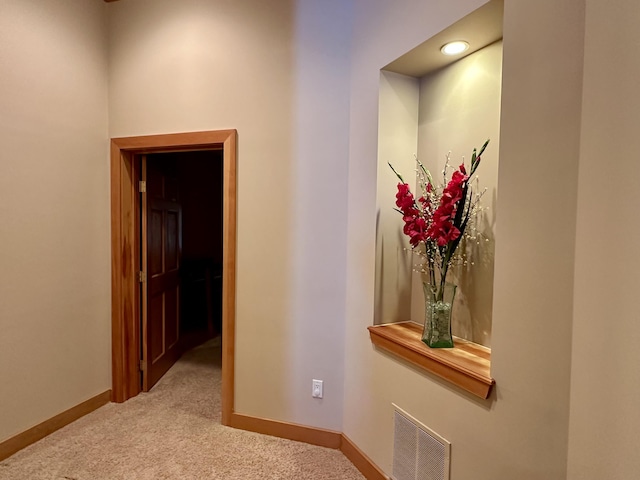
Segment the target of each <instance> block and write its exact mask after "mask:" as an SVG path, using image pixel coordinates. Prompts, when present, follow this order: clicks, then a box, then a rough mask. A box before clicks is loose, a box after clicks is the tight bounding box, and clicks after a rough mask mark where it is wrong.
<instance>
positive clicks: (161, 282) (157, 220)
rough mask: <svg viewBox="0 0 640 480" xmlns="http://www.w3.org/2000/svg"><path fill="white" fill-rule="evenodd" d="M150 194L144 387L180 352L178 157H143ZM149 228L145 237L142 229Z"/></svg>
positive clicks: (147, 203) (146, 201) (146, 204)
mask: <svg viewBox="0 0 640 480" xmlns="http://www.w3.org/2000/svg"><path fill="white" fill-rule="evenodd" d="M142 163H143V165H142V172H143V178H145V179H146V182H147V193H146V196H145V197H143V202H142V203H143V208H144V213H146V215H143V221H144V217H146V222H147V224H146V229H145V228H143V229H142V230H143V239H142V242H143V256H145V258H146V262H145V261H143V267H144V265H146V266H147V281H146V283H144V284H143V285H144V287H143V290H144V291H143V297H144V298H145V300H146V302H144V303H145V304H146V305H147V306H148V308H146V309H145V308H143V314H142V320H143V345H142V351H143V363H144V369H143V377H142V378H143V381H142V387H143V390H144V391H145V392H147V391H149V390H150V389H151V388H152V387H153V385H155V383H156V382H157V381H158V380H159V379H160V378H161V377H162V375H164V374H165V373H166V371H167V370H169V368H171V366H172V365H173V364H174V363H175V361H176V360H177V359H178V356H179V354H180V352H179V350H178V341H179V339H180V335H179V331H180V330H179V329H180V300H179V299H180V275H179V270H180V257H181V207H180V203H179V202H178V198H179V195H178V194H179V192H178V188H177V185H178V183H177V179H176V177H175V162H174V163H171V162H168V161H164V160H163V159H158V158H157V157H156V158H154V159H153V160H147V158H146V157H143V159H142ZM145 231H146V238H144V237H145V235H144V233H145ZM145 250H146V251H145Z"/></svg>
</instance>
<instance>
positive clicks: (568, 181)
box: [343, 0, 584, 480]
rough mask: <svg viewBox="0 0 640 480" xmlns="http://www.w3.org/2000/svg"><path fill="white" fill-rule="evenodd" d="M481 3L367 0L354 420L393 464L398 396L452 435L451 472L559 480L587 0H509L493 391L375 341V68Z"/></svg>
mask: <svg viewBox="0 0 640 480" xmlns="http://www.w3.org/2000/svg"><path fill="white" fill-rule="evenodd" d="M482 3H483V2H473V1H466V2H465V1H460V2H446V3H445V2H435V1H433V2H412V1H409V0H405V1H401V2H394V3H393V5H392V6H391V5H389V4H388V3H387V2H384V1H381V0H380V1H364V0H363V1H356V10H355V26H354V38H353V47H354V49H353V53H352V55H353V61H352V66H353V67H352V78H351V82H352V88H353V89H354V90H355V88H356V87H357V88H358V94H357V95H353V96H352V101H351V143H350V176H349V218H350V222H349V230H348V257H347V258H348V269H347V331H346V332H347V333H346V345H347V349H346V362H345V405H344V428H343V430H344V432H345V434H346V435H347V436H349V437H350V438H351V439H353V440H354V441H355V442H356V443H357V444H358V445H359V446H360V447H361V448H362V449H363V450H364V452H365V453H366V454H368V455H369V456H371V458H372V459H373V460H374V461H375V462H376V463H377V464H378V465H380V466H381V467H382V468H383V469H384V470H385V471H386V472H388V473H390V471H391V460H392V456H391V454H392V441H393V430H392V420H393V408H392V405H391V403H392V402H394V403H396V404H398V405H399V406H400V407H402V408H403V409H405V410H407V411H408V412H409V413H411V414H412V415H414V416H415V417H417V418H418V419H419V420H420V421H422V422H423V423H425V424H426V425H428V426H429V427H431V428H433V429H434V430H435V431H436V432H438V433H439V434H441V435H442V436H444V437H445V438H447V439H448V440H450V441H451V442H452V444H453V446H452V464H451V478H452V479H453V480H465V479H469V478H473V479H474V480H483V479H487V480H489V479H491V480H495V479H511V478H514V479H515V478H517V479H519V480H528V479H545V480H556V479H557V480H560V479H564V478H565V476H566V468H567V444H568V423H569V388H568V385H569V381H570V367H571V319H572V307H573V298H572V295H573V254H572V253H573V246H574V240H575V225H574V220H573V219H574V218H575V213H576V192H577V180H576V178H575V174H574V175H573V176H571V173H574V172H575V171H576V169H577V166H578V154H579V134H580V128H579V125H580V106H581V105H580V103H581V94H580V85H581V79H582V70H581V69H582V65H581V58H582V56H581V52H582V41H583V33H584V32H583V24H582V22H581V20H580V19H581V15H582V4H581V2H580V1H568V2H556V1H555V0H543V1H539V2H506V6H505V23H504V52H503V53H504V63H503V83H502V88H503V90H502V109H501V110H502V111H501V116H502V118H501V122H502V123H501V132H500V145H499V148H500V172H499V184H500V201H499V203H498V205H497V208H496V215H497V218H499V223H498V224H497V230H496V251H495V255H496V261H495V284H494V287H495V289H494V302H493V333H492V349H493V359H492V375H493V376H494V378H495V379H496V381H497V388H496V391H495V393H494V395H493V396H492V398H491V399H490V400H489V401H486V402H483V401H479V400H476V399H473V398H470V396H468V395H466V394H464V393H462V392H460V391H459V390H457V389H455V388H454V387H451V386H449V385H447V384H444V383H442V382H441V381H439V380H437V379H435V378H434V377H431V376H429V375H426V374H421V373H419V372H417V371H416V370H414V369H413V368H411V367H408V366H407V365H406V364H404V363H402V362H399V361H397V360H396V359H394V358H392V357H390V356H388V355H387V354H384V353H382V352H380V351H377V350H375V349H374V348H373V347H372V346H371V343H370V341H369V338H368V335H367V332H366V327H367V326H368V325H370V324H371V322H372V319H373V294H374V288H373V287H374V281H373V278H374V251H375V249H374V244H373V242H374V238H375V234H374V233H375V222H374V219H375V211H374V205H375V185H376V178H375V176H376V167H375V161H374V159H375V158H376V145H377V141H376V123H375V119H376V108H377V88H378V76H377V69H379V68H380V67H381V66H383V65H385V64H386V63H388V62H389V61H391V60H393V59H394V58H397V57H398V56H399V55H401V54H403V53H405V52H406V51H408V50H409V49H411V48H413V47H414V46H415V45H417V44H419V43H421V42H422V41H424V40H425V39H427V38H429V37H430V36H432V35H433V34H434V33H436V32H438V31H440V30H442V29H443V28H445V27H446V26H448V25H449V24H451V23H453V22H454V21H456V20H458V19H459V18H461V17H462V16H464V15H465V14H467V13H469V12H470V11H471V10H473V8H475V7H478V6H480V5H481V4H482ZM541 25H542V26H544V32H545V34H544V35H540V29H541ZM556 42H559V45H557V44H556ZM549 212H555V213H556V214H555V215H552V216H550V215H549ZM550 232H553V234H550Z"/></svg>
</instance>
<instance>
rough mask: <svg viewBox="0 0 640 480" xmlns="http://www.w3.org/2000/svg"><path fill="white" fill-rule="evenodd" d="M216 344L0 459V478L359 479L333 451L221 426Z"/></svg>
mask: <svg viewBox="0 0 640 480" xmlns="http://www.w3.org/2000/svg"><path fill="white" fill-rule="evenodd" d="M220 381H221V371H220V345H219V342H216V340H213V341H210V342H207V343H205V344H203V345H201V346H200V347H196V348H195V349H193V350H191V351H189V352H187V353H186V354H185V355H183V357H182V358H181V359H180V360H179V361H178V362H177V363H176V364H175V365H174V366H173V367H172V368H171V370H169V372H168V373H167V374H166V375H165V376H164V377H163V378H162V379H161V380H160V382H159V383H158V384H157V385H156V386H155V387H154V388H153V389H152V390H151V392H149V393H143V394H140V395H138V396H137V397H135V398H133V399H131V400H129V401H127V402H125V403H122V404H115V403H110V404H108V405H105V406H104V407H102V408H99V409H98V410H96V411H95V412H93V413H90V414H89V415H86V416H84V417H83V418H81V419H79V420H77V421H76V422H74V423H72V424H70V425H68V426H66V427H64V428H62V429H60V430H58V431H57V432H55V433H53V434H51V435H49V436H48V437H46V438H44V439H43V440H41V441H39V442H37V443H35V444H33V445H31V446H29V447H27V448H25V449H24V450H21V451H20V452H18V453H16V454H15V455H13V456H11V457H9V458H7V459H6V460H4V461H2V462H0V479H1V480H162V479H171V480H174V479H180V480H183V479H184V480H200V479H203V480H204V479H207V480H254V479H255V480H257V479H281V480H289V479H290V480H294V479H295V480H299V479H305V480H306V479H318V480H363V479H364V477H363V476H362V475H361V474H360V473H359V472H358V470H357V469H356V468H355V467H354V466H353V464H351V463H350V462H349V461H348V460H347V459H346V457H345V456H344V455H342V453H341V452H339V451H338V450H332V449H328V448H323V447H316V446H312V445H307V444H305V443H300V442H294V441H290V440H284V439H281V438H275V437H269V436H266V435H260V434H257V433H252V432H245V431H241V430H236V429H233V428H229V427H224V426H222V425H220Z"/></svg>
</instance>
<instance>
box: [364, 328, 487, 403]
mask: <svg viewBox="0 0 640 480" xmlns="http://www.w3.org/2000/svg"><path fill="white" fill-rule="evenodd" d="M368 330H369V335H370V337H371V343H373V344H374V345H375V346H376V347H378V348H381V349H383V350H386V351H388V352H390V353H392V354H394V355H396V356H398V357H400V358H402V359H404V360H406V361H408V362H411V363H413V364H414V365H416V366H418V367H420V368H421V369H423V370H425V371H427V372H430V373H432V374H434V375H437V376H438V377H440V378H442V379H444V380H447V381H448V382H451V383H452V384H454V385H457V386H458V387H460V388H462V389H464V390H466V391H467V392H470V393H472V394H474V395H476V396H478V397H480V398H483V399H486V398H489V394H490V393H491V389H492V388H493V386H494V385H495V383H496V382H495V380H494V379H493V378H491V349H489V348H487V347H483V346H482V345H478V344H476V343H473V342H470V341H468V340H463V339H462V338H457V337H454V345H455V346H454V348H429V347H427V346H426V345H425V344H424V343H422V341H421V339H420V338H421V335H422V326H420V325H418V324H417V323H413V322H400V323H389V324H385V325H375V326H372V327H368Z"/></svg>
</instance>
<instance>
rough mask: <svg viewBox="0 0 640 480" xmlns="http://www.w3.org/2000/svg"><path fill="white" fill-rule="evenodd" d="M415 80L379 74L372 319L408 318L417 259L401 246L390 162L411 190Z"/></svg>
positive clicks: (403, 241)
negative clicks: (374, 272) (374, 268)
mask: <svg viewBox="0 0 640 480" xmlns="http://www.w3.org/2000/svg"><path fill="white" fill-rule="evenodd" d="M419 104H420V82H419V81H418V79H417V78H414V77H409V76H407V75H400V74H398V73H393V72H385V71H381V72H380V95H379V108H378V163H377V178H378V183H377V189H376V193H377V195H376V278H375V282H376V284H375V310H374V315H375V319H374V323H376V324H382V323H390V322H402V321H407V320H411V277H412V269H413V265H414V264H415V263H416V260H417V258H416V257H414V256H413V255H412V254H411V253H410V252H409V251H407V249H408V248H409V242H408V238H407V237H406V236H405V235H404V234H403V233H402V227H403V225H404V222H403V221H402V215H400V214H399V213H398V212H397V211H395V210H394V208H395V201H396V193H397V191H398V187H397V185H398V183H399V180H398V178H397V177H396V176H395V174H394V173H393V171H392V170H391V168H389V165H388V163H391V164H392V165H393V168H395V169H396V171H397V172H398V173H401V175H402V177H403V178H404V180H405V182H407V183H409V184H410V185H411V189H412V191H413V192H415V191H416V190H415V187H416V176H415V173H414V172H415V168H416V164H415V156H416V154H417V152H418V106H419Z"/></svg>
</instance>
